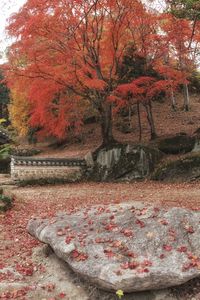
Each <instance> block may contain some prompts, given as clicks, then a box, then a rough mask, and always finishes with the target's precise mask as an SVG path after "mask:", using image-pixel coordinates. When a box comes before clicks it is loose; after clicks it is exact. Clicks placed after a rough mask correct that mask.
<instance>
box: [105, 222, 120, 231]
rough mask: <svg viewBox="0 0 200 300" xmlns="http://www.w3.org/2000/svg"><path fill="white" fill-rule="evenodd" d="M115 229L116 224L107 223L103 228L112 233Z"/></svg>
mask: <svg viewBox="0 0 200 300" xmlns="http://www.w3.org/2000/svg"><path fill="white" fill-rule="evenodd" d="M116 228H117V224H115V223H109V224H107V225H106V226H105V229H106V230H108V231H112V230H114V229H116Z"/></svg>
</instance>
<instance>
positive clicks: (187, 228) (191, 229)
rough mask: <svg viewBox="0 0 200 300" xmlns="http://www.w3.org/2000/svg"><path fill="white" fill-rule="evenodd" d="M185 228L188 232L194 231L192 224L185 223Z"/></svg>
mask: <svg viewBox="0 0 200 300" xmlns="http://www.w3.org/2000/svg"><path fill="white" fill-rule="evenodd" d="M184 228H185V230H186V231H187V232H188V233H194V228H193V227H192V226H191V225H185V226H184Z"/></svg>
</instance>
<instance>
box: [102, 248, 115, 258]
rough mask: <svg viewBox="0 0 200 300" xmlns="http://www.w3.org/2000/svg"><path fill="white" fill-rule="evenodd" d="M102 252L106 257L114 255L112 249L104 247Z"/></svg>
mask: <svg viewBox="0 0 200 300" xmlns="http://www.w3.org/2000/svg"><path fill="white" fill-rule="evenodd" d="M103 252H104V253H105V255H106V256H107V257H108V258H112V257H113V256H115V253H114V252H113V251H112V250H109V249H104V251H103Z"/></svg>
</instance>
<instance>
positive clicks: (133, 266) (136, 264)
mask: <svg viewBox="0 0 200 300" xmlns="http://www.w3.org/2000/svg"><path fill="white" fill-rule="evenodd" d="M138 266H139V263H138V262H136V261H133V262H129V264H128V267H129V269H131V270H133V269H136V268H137V267H138Z"/></svg>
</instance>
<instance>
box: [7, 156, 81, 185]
mask: <svg viewBox="0 0 200 300" xmlns="http://www.w3.org/2000/svg"><path fill="white" fill-rule="evenodd" d="M85 167H86V161H85V160H84V159H76V158H70V159H69V158H68V159H66V158H33V157H21V156H12V157H11V168H10V169H11V179H12V180H14V181H27V180H40V179H62V180H66V181H68V180H69V181H70V182H74V181H78V180H80V179H81V177H82V175H83V170H84V168H85Z"/></svg>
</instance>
